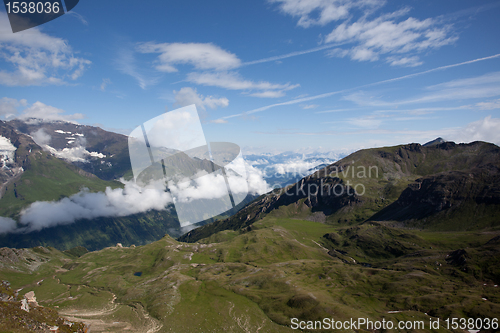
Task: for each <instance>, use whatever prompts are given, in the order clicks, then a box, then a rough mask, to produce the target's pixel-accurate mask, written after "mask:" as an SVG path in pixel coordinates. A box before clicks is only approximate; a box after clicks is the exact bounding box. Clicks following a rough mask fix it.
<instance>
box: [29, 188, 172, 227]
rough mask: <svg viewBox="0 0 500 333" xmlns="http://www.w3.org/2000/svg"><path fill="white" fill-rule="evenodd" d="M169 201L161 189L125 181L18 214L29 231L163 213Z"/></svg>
mask: <svg viewBox="0 0 500 333" xmlns="http://www.w3.org/2000/svg"><path fill="white" fill-rule="evenodd" d="M171 202H172V198H171V196H170V194H169V193H167V192H165V190H164V188H154V187H152V188H147V189H144V188H140V187H138V186H137V185H135V183H131V182H128V183H126V184H125V188H124V189H121V188H117V189H111V188H109V187H108V188H106V191H105V192H104V193H103V192H99V193H90V192H88V191H85V190H84V191H82V192H80V193H78V194H75V195H72V196H71V197H68V198H64V199H62V200H59V201H53V202H42V201H38V202H35V203H33V204H31V205H30V206H29V207H28V208H27V209H25V210H23V211H22V213H21V224H22V225H24V226H25V228H24V229H23V230H22V231H25V232H30V231H35V230H41V229H43V228H48V227H53V226H57V225H64V224H70V223H73V222H75V221H76V220H78V219H93V218H96V217H109V216H127V215H131V214H137V213H143V212H147V211H149V210H152V209H156V210H164V209H165V207H166V206H167V205H168V204H169V203H171Z"/></svg>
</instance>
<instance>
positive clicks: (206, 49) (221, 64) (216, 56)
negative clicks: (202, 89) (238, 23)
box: [137, 42, 241, 73]
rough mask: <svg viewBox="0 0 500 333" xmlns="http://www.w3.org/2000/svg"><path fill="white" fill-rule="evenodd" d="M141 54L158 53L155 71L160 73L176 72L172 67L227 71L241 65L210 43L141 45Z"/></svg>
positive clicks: (231, 54)
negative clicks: (188, 66) (181, 66)
mask: <svg viewBox="0 0 500 333" xmlns="http://www.w3.org/2000/svg"><path fill="white" fill-rule="evenodd" d="M137 50H138V51H139V52H141V53H160V55H159V56H158V59H157V61H156V62H157V64H156V69H157V70H159V71H162V72H167V73H172V72H177V71H178V70H177V68H175V67H174V65H179V64H190V65H192V66H194V67H195V68H196V69H202V70H228V69H233V68H237V67H239V66H240V65H241V61H240V59H238V57H237V56H236V55H234V54H233V53H230V52H228V51H226V50H223V49H221V48H220V47H218V46H216V45H213V44H210V43H161V44H156V43H152V42H149V43H142V44H139V45H138V47H137Z"/></svg>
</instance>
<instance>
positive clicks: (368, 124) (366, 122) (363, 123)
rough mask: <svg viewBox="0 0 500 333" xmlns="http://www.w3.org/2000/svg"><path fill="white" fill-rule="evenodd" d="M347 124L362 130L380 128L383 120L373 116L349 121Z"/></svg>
mask: <svg viewBox="0 0 500 333" xmlns="http://www.w3.org/2000/svg"><path fill="white" fill-rule="evenodd" d="M347 123H348V124H350V125H353V126H356V127H362V128H378V127H379V126H380V125H381V124H382V120H381V119H378V118H376V117H373V116H365V117H358V118H350V119H347Z"/></svg>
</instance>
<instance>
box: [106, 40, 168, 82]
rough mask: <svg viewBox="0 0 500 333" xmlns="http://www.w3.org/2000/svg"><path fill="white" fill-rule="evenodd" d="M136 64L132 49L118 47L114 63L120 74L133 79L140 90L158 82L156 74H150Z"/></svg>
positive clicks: (158, 78)
mask: <svg viewBox="0 0 500 333" xmlns="http://www.w3.org/2000/svg"><path fill="white" fill-rule="evenodd" d="M137 63H138V61H137V59H136V54H135V51H134V49H133V48H132V47H130V46H129V47H126V46H124V47H120V49H119V50H118V52H117V57H116V58H115V61H114V64H115V66H116V68H117V69H118V70H119V71H120V72H122V73H124V74H126V75H129V76H131V77H133V78H134V79H135V80H136V81H137V83H138V84H139V87H141V88H142V89H147V88H148V87H149V86H153V85H156V84H157V83H158V82H160V77H159V76H158V75H157V74H156V73H150V72H148V71H146V70H144V69H142V68H140V67H139V66H138V64H137Z"/></svg>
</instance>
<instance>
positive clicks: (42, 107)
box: [18, 102, 84, 122]
mask: <svg viewBox="0 0 500 333" xmlns="http://www.w3.org/2000/svg"><path fill="white" fill-rule="evenodd" d="M63 113H64V110H61V109H58V108H55V107H53V106H50V105H46V104H43V103H42V102H35V103H33V105H31V106H30V107H28V108H26V109H24V110H23V112H22V114H21V115H20V116H18V118H19V119H23V120H26V119H29V118H37V119H40V120H43V121H54V120H61V121H68V122H74V121H75V120H76V119H83V118H84V115H83V114H81V113H75V114H72V115H65V114H63Z"/></svg>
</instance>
